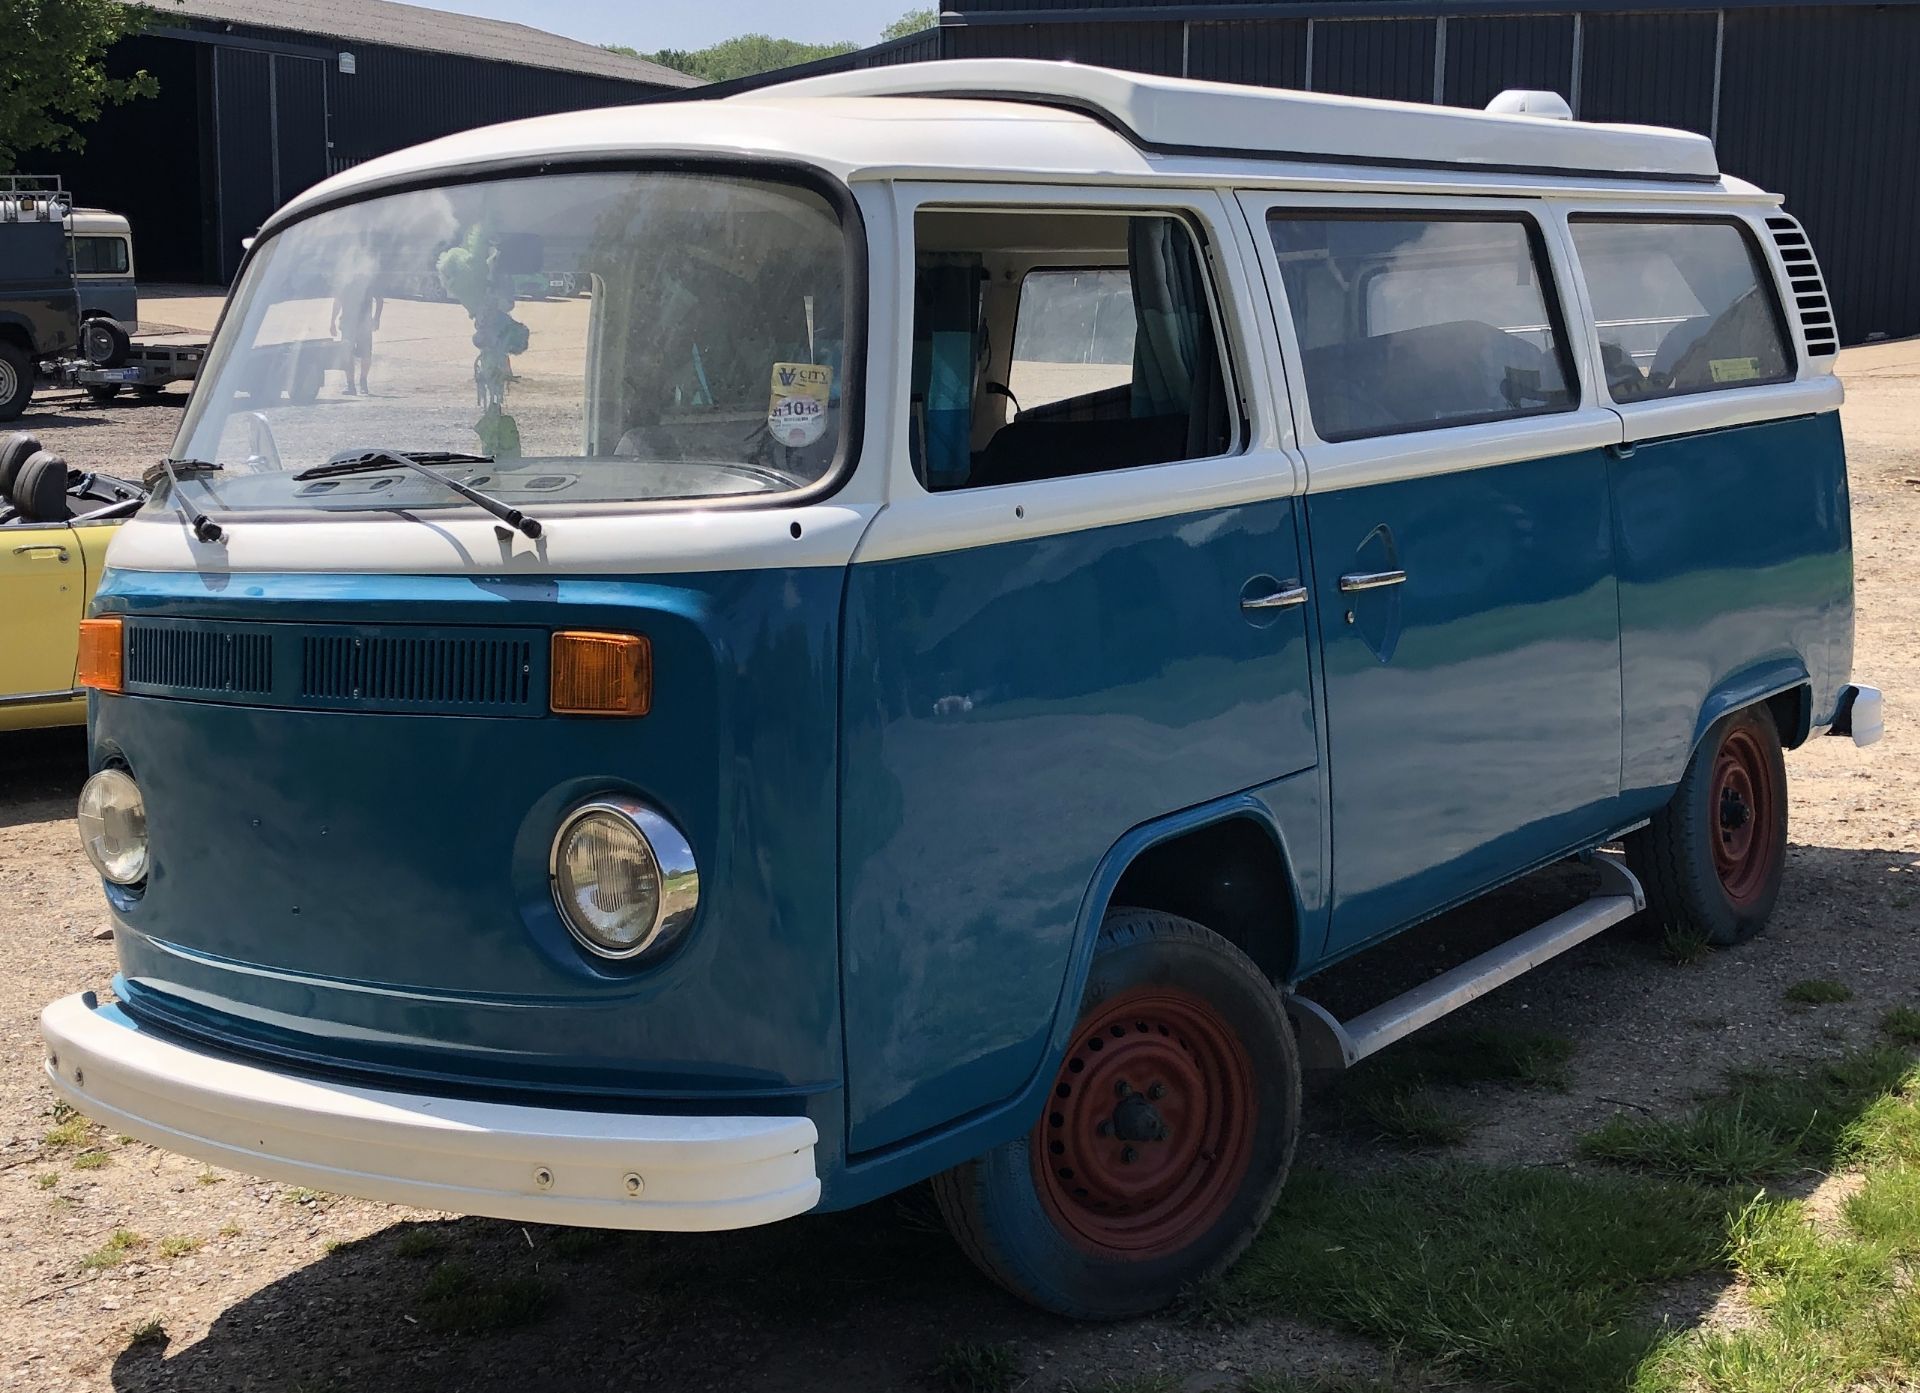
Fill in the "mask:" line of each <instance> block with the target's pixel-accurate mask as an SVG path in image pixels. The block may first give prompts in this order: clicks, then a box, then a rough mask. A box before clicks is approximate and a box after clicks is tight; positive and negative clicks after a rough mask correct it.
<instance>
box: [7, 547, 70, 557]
mask: <svg viewBox="0 0 1920 1393" xmlns="http://www.w3.org/2000/svg"><path fill="white" fill-rule="evenodd" d="M13 554H14V555H15V556H46V555H48V554H52V555H54V556H57V557H59V558H60V559H61V560H62V561H66V560H68V559H70V558H69V557H68V554H67V549H66V548H65V547H57V546H52V545H50V544H46V543H43V544H41V545H40V546H31V547H15V548H14V549H13Z"/></svg>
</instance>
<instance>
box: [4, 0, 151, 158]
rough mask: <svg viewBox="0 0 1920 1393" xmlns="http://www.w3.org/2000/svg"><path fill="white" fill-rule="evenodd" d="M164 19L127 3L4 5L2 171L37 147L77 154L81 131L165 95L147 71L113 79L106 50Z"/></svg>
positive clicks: (57, 0)
mask: <svg viewBox="0 0 1920 1393" xmlns="http://www.w3.org/2000/svg"><path fill="white" fill-rule="evenodd" d="M155 18H157V15H156V13H155V12H154V11H153V10H150V9H146V8H143V7H140V6H136V5H123V4H121V3H120V0H0V172H5V171H9V170H12V169H15V168H17V167H18V165H19V160H20V156H21V155H22V154H24V153H26V152H28V151H33V150H47V151H53V150H78V149H81V148H82V147H83V146H84V145H85V143H86V142H85V140H84V139H83V138H82V137H81V136H80V134H79V133H78V131H77V130H76V129H75V128H76V127H78V126H83V125H85V124H86V123H87V122H89V121H92V120H93V119H94V118H96V117H97V116H99V114H100V112H101V110H102V109H103V108H105V107H107V106H109V105H111V104H114V103H117V102H125V101H131V100H133V99H134V98H136V97H151V96H153V95H154V93H156V92H158V91H159V90H160V87H159V84H158V83H157V82H156V81H155V80H154V78H153V75H152V74H151V73H149V72H147V71H146V70H145V69H144V68H143V69H141V70H140V71H138V72H135V73H133V74H131V75H130V76H127V77H117V78H116V77H109V76H107V67H106V57H107V50H108V49H109V48H110V47H112V46H113V44H114V43H116V42H117V41H119V40H120V39H123V38H126V37H127V36H128V35H131V34H137V33H139V32H140V31H141V30H143V29H145V28H146V27H147V26H148V25H149V24H150V23H152V22H153V20H154V19H155Z"/></svg>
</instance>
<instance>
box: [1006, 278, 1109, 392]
mask: <svg viewBox="0 0 1920 1393" xmlns="http://www.w3.org/2000/svg"><path fill="white" fill-rule="evenodd" d="M1135 323H1136V321H1135V316H1134V311H1133V280H1132V277H1131V276H1129V275H1128V274H1127V272H1125V271H1107V270H1093V271H1088V270H1034V271H1029V272H1027V275H1026V279H1024V280H1023V281H1021V282H1020V310H1019V314H1018V316H1017V317H1016V318H1015V320H1014V328H1013V362H1012V363H1011V364H1010V365H1009V366H1008V369H1007V387H1008V388H1009V390H1010V391H1011V392H1012V393H1013V400H1014V401H1015V402H1017V403H1018V404H1019V409H1020V410H1022V411H1032V410H1034V409H1035V408H1036V407H1041V406H1052V405H1054V404H1055V403H1057V402H1062V401H1066V400H1067V399H1068V398H1070V397H1078V396H1086V395H1089V394H1093V393H1098V392H1103V391H1107V390H1110V389H1112V388H1115V387H1122V386H1128V385H1130V384H1131V383H1132V382H1133V350H1134V333H1135Z"/></svg>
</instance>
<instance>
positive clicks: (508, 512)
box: [293, 447, 546, 538]
mask: <svg viewBox="0 0 1920 1393" xmlns="http://www.w3.org/2000/svg"><path fill="white" fill-rule="evenodd" d="M492 463H493V456H491V455H467V454H461V453H459V452H458V451H453V450H417V451H409V450H388V449H385V448H381V447H376V448H374V449H371V450H343V451H341V453H339V454H337V455H335V456H334V457H333V458H332V459H330V460H328V461H327V462H326V463H325V464H316V465H314V466H313V467H312V468H310V469H303V470H301V471H300V472H299V473H298V474H295V475H294V476H293V477H294V478H296V479H301V480H306V479H336V478H339V477H340V476H341V475H343V474H371V473H375V472H377V471H379V470H382V469H411V470H413V471H414V472H415V473H416V474H424V475H426V476H427V477H428V478H429V479H432V480H433V481H434V482H435V483H437V484H439V485H441V486H442V487H444V488H449V489H452V490H453V491H454V492H455V493H457V494H459V495H460V496H461V497H462V498H464V499H466V500H467V501H468V502H469V503H472V504H474V505H476V506H477V507H480V508H484V509H485V510H486V511H487V512H489V513H491V514H492V515H493V516H494V517H497V518H499V519H500V521H502V522H504V523H505V524H506V525H507V526H509V527H511V528H513V529H514V530H515V531H516V532H518V533H520V534H521V535H522V536H524V537H528V538H534V537H538V536H539V535H540V534H541V533H542V532H543V531H545V530H546V529H545V528H544V527H542V526H541V524H540V521H539V519H537V518H531V517H528V516H527V515H526V514H525V513H523V512H521V511H520V510H519V509H518V508H515V507H512V506H510V505H508V504H506V503H502V502H501V501H500V500H499V499H497V498H495V497H494V496H493V495H492V494H487V493H482V492H481V491H480V490H479V489H477V488H475V487H474V486H473V485H472V484H467V483H462V482H461V481H460V480H458V479H456V478H454V477H453V476H452V475H451V474H442V473H441V472H440V471H439V470H437V469H434V468H432V466H433V465H436V464H492Z"/></svg>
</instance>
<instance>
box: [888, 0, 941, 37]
mask: <svg viewBox="0 0 1920 1393" xmlns="http://www.w3.org/2000/svg"><path fill="white" fill-rule="evenodd" d="M939 22H940V12H939V11H938V10H936V9H934V8H933V7H932V6H928V7H927V8H926V9H924V10H908V11H907V12H906V13H905V14H903V15H901V16H900V18H898V19H896V20H895V21H894V22H893V23H891V24H889V25H888V26H887V27H886V28H885V29H882V30H881V31H880V38H881V41H882V42H885V41H886V40H888V39H904V38H906V36H907V35H909V34H918V33H919V32H920V31H921V30H922V29H931V28H933V27H934V26H935V25H936V24H938V23H939Z"/></svg>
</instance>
